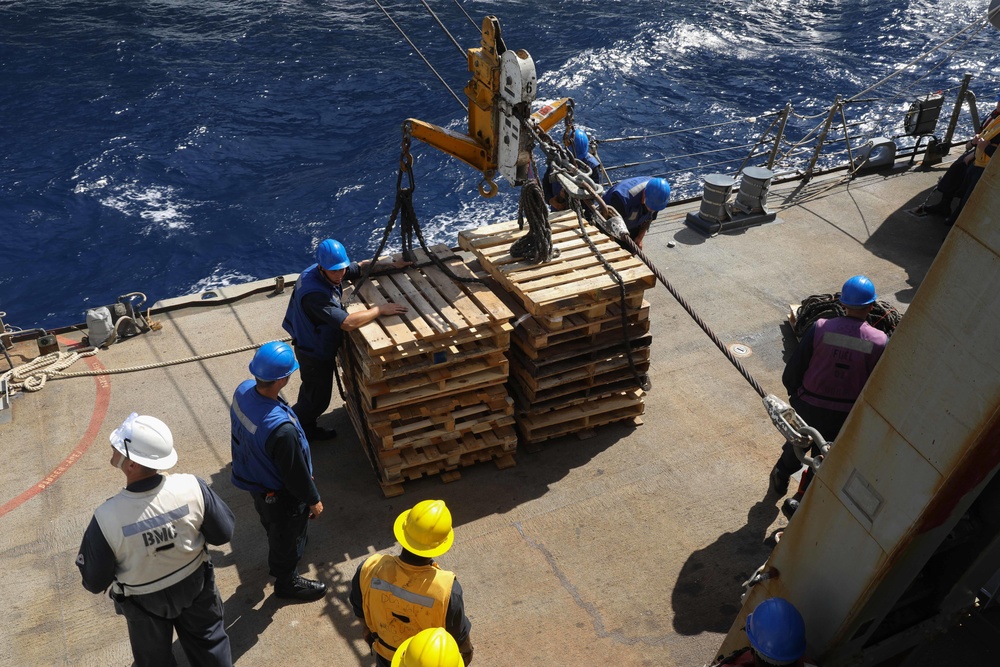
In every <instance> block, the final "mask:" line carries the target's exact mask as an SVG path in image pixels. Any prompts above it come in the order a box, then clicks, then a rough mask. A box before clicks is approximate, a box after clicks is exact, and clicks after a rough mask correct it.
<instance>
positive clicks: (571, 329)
mask: <svg viewBox="0 0 1000 667" xmlns="http://www.w3.org/2000/svg"><path fill="white" fill-rule="evenodd" d="M515 315H516V313H515ZM625 318H626V320H627V321H628V323H629V326H630V328H631V327H634V326H641V327H642V330H643V331H644V332H645V331H649V303H648V302H646V301H643V302H642V306H641V307H640V308H636V309H626V313H625ZM516 321H517V325H516V326H515V327H514V337H513V339H512V342H515V343H516V344H518V345H519V347H520V348H521V349H522V350H524V351H525V352H526V353H527V354H528V356H530V357H532V358H535V357H537V356H538V352H537V351H538V350H542V349H545V348H548V347H553V346H556V345H559V344H561V343H567V342H571V341H579V340H584V339H587V338H589V337H591V336H597V335H600V334H602V333H606V332H608V331H615V330H621V306H620V305H619V304H618V303H617V302H615V303H611V304H608V307H607V310H606V311H605V313H604V315H602V316H601V317H598V318H596V319H591V318H588V317H586V316H584V315H582V314H579V313H578V314H575V315H570V316H568V317H564V318H563V320H562V327H561V328H560V329H559V330H556V331H552V330H550V329H548V328H546V327H545V326H544V325H543V324H542V323H541V322H539V321H538V320H537V319H536V318H535V317H533V316H531V315H527V316H526V317H524V318H518V319H517V320H516ZM529 350H531V351H535V353H534V354H531V353H530V352H529Z"/></svg>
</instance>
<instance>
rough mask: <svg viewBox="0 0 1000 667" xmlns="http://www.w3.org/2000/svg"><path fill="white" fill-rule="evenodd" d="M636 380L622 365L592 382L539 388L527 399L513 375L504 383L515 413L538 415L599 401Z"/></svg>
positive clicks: (628, 388)
mask: <svg viewBox="0 0 1000 667" xmlns="http://www.w3.org/2000/svg"><path fill="white" fill-rule="evenodd" d="M637 387H638V384H637V382H636V379H635V375H634V374H633V373H632V371H631V369H628V368H624V369H620V370H617V371H612V372H611V373H608V374H606V375H604V376H602V377H601V378H599V379H598V380H597V381H596V382H595V384H594V385H593V386H589V387H574V386H573V385H559V386H557V387H553V388H552V389H549V390H546V391H541V392H538V393H537V395H536V397H535V398H534V399H529V398H528V397H527V396H526V394H527V393H530V392H529V391H526V390H525V389H524V387H523V386H522V385H521V383H520V382H518V381H517V379H516V378H512V379H511V380H510V382H508V383H507V388H508V390H509V391H510V395H511V398H512V399H513V401H514V410H515V412H516V414H518V415H538V414H541V413H543V412H550V411H552V410H559V409H561V408H566V407H569V406H571V405H579V404H580V403H587V402H590V401H599V400H601V399H603V398H605V397H607V396H611V395H612V394H620V393H622V392H625V391H630V390H632V389H636V388H637Z"/></svg>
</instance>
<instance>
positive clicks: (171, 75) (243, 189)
mask: <svg viewBox="0 0 1000 667" xmlns="http://www.w3.org/2000/svg"><path fill="white" fill-rule="evenodd" d="M427 2H428V4H429V5H430V7H431V8H432V9H433V10H434V11H435V12H436V14H437V16H438V17H439V19H440V20H441V22H442V23H444V25H445V26H446V27H447V28H448V30H449V31H450V32H451V33H452V34H453V35H454V36H455V38H456V39H457V40H458V42H459V43H460V44H461V45H462V47H463V48H467V47H472V46H476V45H477V44H478V40H479V30H478V24H479V22H480V21H481V20H482V17H483V16H485V15H487V14H492V15H496V16H497V17H498V18H499V19H500V22H501V25H502V27H503V37H504V40H505V41H506V44H507V46H508V48H514V49H525V50H527V51H528V52H529V53H530V54H531V56H532V57H533V59H534V61H535V66H536V68H537V72H538V78H539V83H538V89H539V99H543V100H544V99H554V98H558V97H563V96H569V97H572V98H574V100H575V101H576V120H577V123H578V124H579V125H580V126H582V127H584V128H586V129H587V131H588V132H590V133H591V134H592V135H593V136H594V137H595V138H597V139H598V140H600V139H602V138H616V137H622V136H629V135H645V134H652V133H660V136H658V137H655V138H652V139H648V140H643V141H631V142H620V143H612V142H609V143H607V144H605V145H603V146H600V144H599V146H600V148H601V156H602V159H603V160H604V162H605V164H611V165H619V164H623V163H631V162H644V163H645V164H642V165H637V166H636V167H634V168H632V169H631V170H629V169H622V170H617V171H614V172H613V175H614V176H615V177H616V178H624V177H626V176H631V175H638V174H641V173H649V174H652V173H669V174H671V175H670V176H668V179H670V180H671V181H672V182H675V186H674V190H675V197H678V196H682V195H684V194H688V195H690V194H695V192H696V191H697V190H698V189H699V185H698V183H699V179H700V177H701V176H702V175H704V172H705V171H709V172H710V171H718V170H720V169H722V168H720V167H712V168H708V167H700V166H698V165H699V164H704V159H705V158H684V157H679V156H683V155H685V154H686V153H690V152H696V151H701V150H704V149H705V142H706V141H710V140H712V139H713V137H714V138H717V140H718V142H719V143H720V144H726V143H727V142H728V143H729V144H732V145H738V144H741V143H753V141H754V139H755V137H756V136H757V135H759V134H760V132H761V129H762V128H761V126H760V123H759V122H758V123H752V122H748V123H746V124H743V125H739V126H727V129H725V130H724V131H723V130H721V129H707V130H704V131H701V132H698V133H696V135H691V134H662V133H664V132H667V131H670V130H675V129H679V128H692V127H699V126H709V125H713V124H716V123H723V122H726V121H730V120H734V119H741V118H746V117H752V116H756V115H759V114H764V113H766V112H769V111H774V110H776V109H779V108H781V107H783V106H784V105H785V103H786V102H789V101H791V102H792V103H793V105H794V107H795V109H796V111H797V112H798V113H800V114H801V115H803V116H805V115H809V114H823V113H825V111H826V109H827V108H828V107H829V105H830V104H831V103H832V101H833V100H834V98H835V96H836V95H838V94H840V95H842V96H844V97H850V96H852V95H856V94H858V93H860V92H862V91H864V90H865V89H866V88H868V87H869V86H871V85H872V84H874V83H876V82H877V81H879V80H881V79H882V78H883V77H885V76H887V75H889V74H890V73H892V72H894V71H896V69H897V68H898V67H899V66H901V65H903V64H905V63H907V62H909V61H910V60H912V59H914V58H916V57H917V56H918V55H920V54H921V53H923V52H925V51H927V50H929V49H931V48H932V47H934V46H936V45H938V44H939V43H941V42H942V41H944V40H945V39H947V38H949V37H951V36H953V35H955V34H956V33H958V32H959V31H960V30H962V29H963V28H966V27H967V26H969V25H970V23H972V22H974V21H978V20H979V19H981V18H982V17H984V16H985V14H986V10H987V5H988V0H673V1H667V2H665V1H663V0H656V1H652V0H603V1H602V2H592V1H590V0H548V1H547V2H536V1H528V0H508V1H504V0H498V1H492V2H485V1H479V0H459V1H456V0H427ZM383 4H384V6H385V7H386V10H387V11H388V12H389V13H390V14H391V15H392V17H393V18H394V19H395V20H396V22H397V23H398V24H399V25H400V26H401V27H402V28H403V29H404V31H405V32H406V33H407V35H408V36H409V37H410V39H411V40H412V41H413V42H414V44H415V45H416V46H417V48H419V49H420V51H421V52H422V53H423V54H424V55H425V56H426V57H427V59H428V60H429V61H430V63H431V64H432V65H433V66H434V68H435V69H436V70H437V71H438V72H439V73H440V74H441V76H442V77H443V78H444V79H445V81H446V82H447V84H448V85H449V86H450V87H451V88H452V89H453V90H454V91H455V92H456V93H458V95H459V96H462V97H463V98H464V96H463V95H462V88H463V87H464V85H465V83H466V81H467V80H468V77H469V75H468V72H467V70H466V60H465V57H464V55H463V54H462V53H461V52H460V51H459V49H458V48H457V47H456V46H455V45H454V44H453V43H452V42H451V41H450V40H449V39H448V38H447V36H446V35H445V34H444V33H443V32H442V31H441V29H440V28H439V27H438V25H437V23H436V22H435V21H434V19H433V18H432V17H431V16H430V14H429V13H428V11H427V10H426V9H425V7H424V5H423V4H421V3H420V2H418V1H416V0H405V1H403V0H385V2H384V3H383ZM463 10H464V11H465V12H468V14H469V15H471V17H472V19H473V20H474V21H475V25H474V24H473V22H471V21H470V20H469V18H467V17H466V15H465V13H464V12H463ZM996 43H997V33H996V32H995V31H994V30H993V28H992V27H990V26H988V25H987V26H986V27H985V28H983V29H982V30H971V31H968V32H966V33H964V34H963V35H962V36H960V37H959V38H957V39H956V40H953V41H952V42H951V43H949V45H948V46H947V47H945V48H942V49H941V50H939V51H937V52H936V53H935V54H934V55H933V56H932V57H931V58H929V59H928V60H926V61H925V62H924V63H923V64H922V65H921V66H920V67H919V68H914V69H912V70H908V71H906V72H905V73H904V75H900V76H898V77H896V78H895V79H893V80H891V81H890V82H889V83H887V84H886V85H885V86H883V87H881V88H879V89H878V90H877V91H875V92H873V93H871V96H873V97H877V98H882V99H883V100H884V102H883V103H882V107H881V108H879V107H878V106H876V108H875V110H874V111H872V112H870V115H869V117H868V118H867V122H868V127H866V128H863V131H865V132H868V133H875V132H878V133H881V134H892V133H894V132H898V129H894V127H898V122H899V120H900V118H901V117H902V114H903V112H904V111H905V109H906V108H907V102H908V100H909V98H910V97H912V96H914V95H917V94H925V93H927V92H930V91H934V90H937V89H946V90H954V88H955V86H957V84H958V82H959V81H960V79H961V76H962V74H963V73H964V72H967V71H968V72H972V73H973V74H975V75H976V77H977V78H976V80H975V83H974V87H975V88H976V91H977V92H978V93H979V95H980V98H981V99H982V100H985V103H986V104H987V105H988V106H991V105H992V100H993V99H994V95H995V92H996V90H997V89H998V88H1000V84H998V83H997V79H998V74H997V73H998V70H1000V67H998V65H1000V58H998V55H997V50H996V48H995V46H996ZM959 46H960V47H961V48H960V49H958V50H957V51H955V52H954V53H952V50H953V49H954V48H955V47H959ZM949 54H950V57H947V56H949ZM953 100H954V93H952V95H951V97H950V99H949V100H948V102H946V104H948V105H951V104H953V103H954V101H953ZM408 117H413V118H419V119H422V120H426V121H429V122H432V123H435V124H438V125H442V126H446V127H449V128H452V129H456V130H459V131H463V130H464V127H465V116H464V111H463V110H462V109H461V107H460V106H459V104H458V102H457V101H456V100H455V99H454V98H453V97H452V95H451V94H450V93H449V92H448V91H447V90H446V89H445V86H444V85H443V84H442V83H440V82H439V81H438V79H437V78H435V76H434V75H433V74H432V73H431V71H430V70H429V68H428V67H427V66H426V65H425V64H424V63H423V61H422V60H421V59H420V58H419V57H418V56H417V55H416V53H415V52H414V51H413V49H411V47H410V46H409V45H408V44H407V43H406V42H405V41H404V39H403V38H402V36H401V35H400V34H399V32H397V30H396V29H395V28H394V27H393V25H392V24H391V23H390V22H389V20H388V19H387V18H386V17H385V15H384V14H383V13H382V12H381V11H380V10H379V9H378V7H377V6H376V4H375V3H374V2H367V1H363V0H326V1H319V0H268V1H264V0H226V1H221V0H197V1H192V0H127V1H122V0H100V1H95V0H77V1H68V0H0V230H2V236H0V267H2V269H0V311H6V313H7V315H6V318H5V319H6V322H7V323H8V324H10V325H14V326H17V327H21V328H25V329H27V328H30V327H36V326H41V327H48V328H51V327H56V326H61V325H68V324H72V323H76V322H82V321H83V319H84V318H83V313H84V311H85V310H86V309H87V308H90V307H93V306H96V305H102V304H107V303H112V302H114V300H115V299H116V297H117V296H118V295H120V294H124V293H126V292H131V291H141V292H144V293H146V294H147V295H148V296H149V299H150V302H152V301H155V300H157V299H162V298H168V297H174V296H179V295H184V294H190V293H195V292H199V291H202V290H205V289H208V288H213V287H218V286H223V285H227V284H233V283H239V282H245V281H250V280H254V279H262V278H270V277H272V276H275V275H278V274H282V273H288V272H297V271H300V270H301V269H302V268H304V267H305V266H307V265H308V264H310V263H311V262H312V257H313V249H314V248H315V246H316V244H317V243H318V242H319V241H320V240H322V239H323V238H326V237H335V238H339V239H341V240H342V241H343V242H344V244H345V245H346V246H347V248H348V250H349V252H350V253H351V254H352V256H353V257H354V258H359V259H360V258H363V257H365V256H367V254H368V253H370V252H371V250H372V249H373V248H374V247H375V245H376V244H377V242H378V240H379V239H380V238H381V236H382V231H383V229H384V227H385V225H386V223H387V222H388V219H389V215H390V213H391V211H392V206H393V201H394V196H395V185H396V171H397V166H398V162H399V147H400V126H401V124H402V122H403V120H404V119H406V118H408ZM815 123H816V120H815V119H804V118H793V120H792V121H791V122H790V130H793V131H794V130H795V129H796V127H797V129H798V131H799V132H800V133H802V132H805V131H806V130H807V129H808V128H811V127H812V126H813V125H815ZM966 127H968V123H967V121H966ZM414 154H415V156H416V163H415V166H414V171H415V176H416V186H417V189H416V192H415V202H416V209H417V214H418V216H419V219H420V221H421V226H422V228H423V230H424V233H425V235H426V236H427V237H428V240H430V241H435V242H446V243H449V244H452V245H453V244H455V242H456V237H457V232H458V231H459V230H461V229H464V228H468V227H471V226H479V225H482V224H488V223H490V222H495V221H498V220H502V219H511V218H513V217H514V216H515V215H516V209H517V197H518V193H517V191H516V190H515V189H513V188H511V187H510V186H509V185H507V184H506V183H503V182H502V181H501V183H500V185H501V192H500V195H499V196H497V197H496V198H494V199H490V200H486V199H482V198H480V197H479V196H478V195H477V193H476V186H477V183H478V181H479V178H478V177H477V173H476V172H474V171H473V170H472V169H471V168H469V167H466V166H464V165H463V164H461V163H459V162H458V161H456V160H454V159H450V158H448V157H446V156H444V155H443V154H440V153H437V152H436V151H434V150H433V149H430V148H428V147H426V146H420V145H417V146H415V147H414ZM691 159H694V160H695V162H690V160H691ZM697 160H701V162H700V163H699V162H697ZM734 168H735V167H734ZM685 170H687V171H685ZM674 179H676V181H675V180H674ZM393 241H394V242H395V247H397V248H398V245H399V241H398V236H396V237H394V238H393Z"/></svg>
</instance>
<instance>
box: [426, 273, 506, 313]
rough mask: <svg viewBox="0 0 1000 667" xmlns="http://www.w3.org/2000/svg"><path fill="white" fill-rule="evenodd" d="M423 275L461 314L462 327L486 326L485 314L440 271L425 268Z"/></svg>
mask: <svg viewBox="0 0 1000 667" xmlns="http://www.w3.org/2000/svg"><path fill="white" fill-rule="evenodd" d="M423 271H424V273H425V274H426V275H427V279H428V280H430V281H431V283H433V284H434V286H435V287H436V288H437V289H438V291H440V293H441V295H442V296H443V297H444V299H446V300H447V303H449V304H451V305H452V306H453V307H454V308H455V309H456V310H457V311H458V312H459V313H461V316H462V319H463V320H464V323H465V324H464V326H467V327H475V326H482V325H485V324H488V323H489V322H490V318H489V317H488V316H487V314H486V313H484V312H483V310H482V309H481V308H480V307H479V305H478V304H476V303H475V302H474V301H473V300H472V299H470V298H469V295H468V294H466V293H465V292H463V291H462V289H461V288H460V287H459V286H458V285H456V284H455V281H454V280H453V279H452V278H451V277H449V276H447V275H445V274H444V272H443V271H441V269H439V268H438V267H436V266H434V265H430V266H425V267H424V268H423Z"/></svg>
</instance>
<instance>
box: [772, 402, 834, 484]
mask: <svg viewBox="0 0 1000 667" xmlns="http://www.w3.org/2000/svg"><path fill="white" fill-rule="evenodd" d="M788 404H789V405H791V406H792V407H793V408H795V412H797V413H799V416H800V417H802V419H804V420H805V422H806V424H808V425H809V426H812V427H813V428H814V429H816V430H817V431H819V433H820V435H822V436H823V438H824V439H825V440H826V441H827V442H830V441H831V440H834V439H835V438H836V437H837V434H838V433H840V427H841V426H843V425H844V422H845V421H847V415H848V413H847V412H838V411H836V410H826V409H824V408H817V407H816V406H815V405H810V404H809V403H806V402H805V401H803V400H802V399H801V398H799V397H798V396H793V397H792V398H790V399H789V401H788ZM817 453H818V451H817V450H816V448H815V447H814V448H813V452H812V454H813V456H815V455H816V454H817ZM801 467H802V462H801V461H799V457H797V456H796V455H795V448H794V447H793V445H792V443H790V442H786V443H785V444H784V445H782V447H781V458H779V459H778V462H777V463H776V464H774V468H775V470H777V471H778V475H779V476H780V477H781V478H782V479H788V478H789V477H791V476H792V475H794V474H795V473H797V472H798V471H799V468H801Z"/></svg>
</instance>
